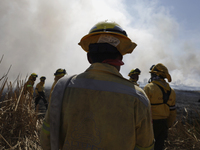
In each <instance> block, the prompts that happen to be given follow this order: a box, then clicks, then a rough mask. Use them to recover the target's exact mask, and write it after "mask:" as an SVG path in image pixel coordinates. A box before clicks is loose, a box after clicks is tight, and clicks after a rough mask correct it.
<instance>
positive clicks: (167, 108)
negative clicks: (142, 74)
mask: <svg viewBox="0 0 200 150" xmlns="http://www.w3.org/2000/svg"><path fill="white" fill-rule="evenodd" d="M158 85H159V86H161V87H162V88H163V89H164V91H165V92H167V91H170V89H171V93H170V96H169V100H168V101H167V103H166V104H165V103H163V93H162V90H161V89H160V88H159V86H158ZM144 91H145V93H146V94H147V96H148V98H149V100H150V102H151V111H152V118H153V119H155V120H157V119H167V122H168V127H171V126H172V125H173V123H174V121H175V119H176V106H175V104H176V93H175V91H174V90H173V89H172V88H170V86H169V84H168V83H167V82H166V81H165V80H163V79H160V80H154V81H152V82H151V83H149V84H147V85H146V86H145V87H144Z"/></svg>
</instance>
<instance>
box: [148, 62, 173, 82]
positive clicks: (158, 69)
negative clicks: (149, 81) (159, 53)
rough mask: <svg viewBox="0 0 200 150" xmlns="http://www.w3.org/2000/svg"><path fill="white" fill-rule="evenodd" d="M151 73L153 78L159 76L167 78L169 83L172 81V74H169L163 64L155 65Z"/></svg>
mask: <svg viewBox="0 0 200 150" xmlns="http://www.w3.org/2000/svg"><path fill="white" fill-rule="evenodd" d="M149 72H150V73H151V77H154V76H158V77H160V78H162V79H165V78H167V80H168V82H171V81H172V79H171V76H170V74H169V72H168V69H167V67H165V66H164V65H163V64H161V63H158V64H157V65H153V66H152V67H151V68H150V71H149Z"/></svg>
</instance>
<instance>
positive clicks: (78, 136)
mask: <svg viewBox="0 0 200 150" xmlns="http://www.w3.org/2000/svg"><path fill="white" fill-rule="evenodd" d="M65 78H66V77H64V78H62V79H60V80H59V81H58V83H57V84H56V86H55V88H54V90H53V93H52V98H51V104H50V105H49V108H48V110H47V112H46V115H45V120H44V124H43V127H42V130H41V135H40V142H41V145H42V147H43V149H44V150H50V149H58V148H55V145H54V144H56V142H55V141H56V140H57V142H58V145H59V148H60V149H62V150H65V149H87V150H94V149H95V150H97V149H98V150H133V149H135V150H153V146H154V135H153V128H152V118H151V111H150V102H149V100H148V98H147V97H146V95H145V93H144V91H143V90H142V89H141V88H139V87H138V86H135V85H134V84H132V83H131V82H130V81H129V80H127V79H125V78H123V77H122V75H121V74H120V73H119V72H118V71H117V69H116V68H115V67H113V66H111V65H108V64H102V63H94V64H92V65H91V66H90V67H89V68H88V69H87V70H86V71H85V72H84V73H82V74H80V75H77V76H74V77H73V78H72V79H71V81H70V82H69V84H68V86H67V88H66V89H65V90H64V96H61V97H62V101H63V102H62V106H61V112H60V115H58V114H59V110H57V109H55V108H56V107H54V106H56V105H54V103H55V102H59V97H60V95H62V94H61V92H60V91H61V90H62V89H64V88H63V87H64V86H65V85H62V81H63V80H65ZM57 89H60V90H57ZM56 115H58V116H57V117H55V116H56ZM58 118H59V120H58V121H57V119H58ZM56 124H58V125H56ZM56 126H58V127H56ZM56 131H60V132H59V137H57V136H56V135H53V134H54V133H55V132H56ZM50 137H51V138H50ZM54 138H56V139H54Z"/></svg>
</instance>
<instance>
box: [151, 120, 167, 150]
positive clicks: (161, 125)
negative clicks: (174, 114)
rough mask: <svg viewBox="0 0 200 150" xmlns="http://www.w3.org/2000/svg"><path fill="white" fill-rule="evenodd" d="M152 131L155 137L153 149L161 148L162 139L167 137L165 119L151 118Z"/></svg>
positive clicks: (161, 149) (160, 149) (159, 149)
mask: <svg viewBox="0 0 200 150" xmlns="http://www.w3.org/2000/svg"><path fill="white" fill-rule="evenodd" d="M153 131H154V137H155V145H154V150H163V149H164V141H165V140H166V139H167V136H168V127H167V120H166V119H159V120H153Z"/></svg>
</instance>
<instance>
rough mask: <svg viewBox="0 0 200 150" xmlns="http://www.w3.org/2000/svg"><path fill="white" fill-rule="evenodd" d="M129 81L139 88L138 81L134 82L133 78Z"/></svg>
mask: <svg viewBox="0 0 200 150" xmlns="http://www.w3.org/2000/svg"><path fill="white" fill-rule="evenodd" d="M129 81H131V82H132V83H133V84H135V85H137V86H139V84H138V83H137V81H135V80H133V79H132V78H130V79H129Z"/></svg>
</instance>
